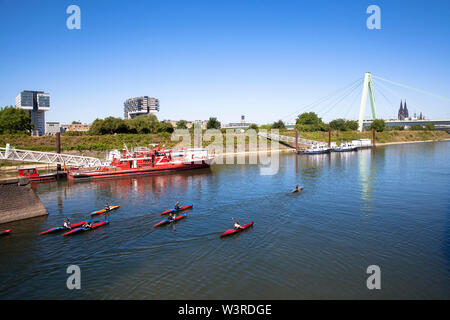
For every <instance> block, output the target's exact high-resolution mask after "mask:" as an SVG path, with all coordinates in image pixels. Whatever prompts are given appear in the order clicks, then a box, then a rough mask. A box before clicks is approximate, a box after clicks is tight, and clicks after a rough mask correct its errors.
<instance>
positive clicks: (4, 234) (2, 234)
mask: <svg viewBox="0 0 450 320" xmlns="http://www.w3.org/2000/svg"><path fill="white" fill-rule="evenodd" d="M11 231H12V229H8V230H3V231H0V236H6V235H8V234H10V233H11Z"/></svg>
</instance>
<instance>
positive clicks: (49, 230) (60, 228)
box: [40, 220, 91, 235]
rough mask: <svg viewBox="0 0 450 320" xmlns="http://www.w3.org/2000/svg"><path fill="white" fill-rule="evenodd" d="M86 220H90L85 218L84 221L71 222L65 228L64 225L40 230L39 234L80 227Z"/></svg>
mask: <svg viewBox="0 0 450 320" xmlns="http://www.w3.org/2000/svg"><path fill="white" fill-rule="evenodd" d="M86 222H91V220H86V221H81V222H78V223H73V224H71V225H70V229H69V228H66V227H54V228H51V229H48V230H45V231H42V232H41V233H40V235H43V234H48V233H54V232H58V231H63V230H72V229H75V228H78V227H81V226H82V225H83V224H85V223H86Z"/></svg>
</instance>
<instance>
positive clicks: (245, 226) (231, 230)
mask: <svg viewBox="0 0 450 320" xmlns="http://www.w3.org/2000/svg"><path fill="white" fill-rule="evenodd" d="M252 225H253V221H252V222H250V223H247V224H244V225H243V226H242V228H241V229H228V230H227V231H225V232H224V233H222V234H221V235H220V237H225V236H230V235H232V234H235V233H238V232H241V231H242V230H245V229H247V228H250V227H251V226H252Z"/></svg>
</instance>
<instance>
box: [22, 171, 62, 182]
mask: <svg viewBox="0 0 450 320" xmlns="http://www.w3.org/2000/svg"><path fill="white" fill-rule="evenodd" d="M28 180H30V181H31V182H41V181H42V182H44V181H54V180H56V173H55V174H54V175H49V176H38V177H32V178H31V177H29V178H28Z"/></svg>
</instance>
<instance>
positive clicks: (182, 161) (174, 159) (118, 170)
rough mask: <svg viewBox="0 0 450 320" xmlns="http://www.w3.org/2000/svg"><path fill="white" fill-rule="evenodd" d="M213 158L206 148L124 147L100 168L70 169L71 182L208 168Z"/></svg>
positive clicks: (112, 152)
mask: <svg viewBox="0 0 450 320" xmlns="http://www.w3.org/2000/svg"><path fill="white" fill-rule="evenodd" d="M213 159H214V157H211V156H209V155H208V150H207V149H204V148H180V149H165V148H161V147H156V148H145V147H140V148H137V149H136V150H134V151H132V152H130V151H128V148H127V147H126V146H125V147H124V149H123V150H122V151H119V150H112V151H110V153H109V156H108V159H107V164H105V165H104V166H101V167H97V168H89V169H84V168H83V169H81V168H80V169H77V168H75V169H71V170H69V172H68V174H67V177H68V178H69V179H86V178H91V179H98V178H110V177H118V176H129V175H139V174H157V173H163V172H171V171H179V170H190V169H199V168H207V167H209V166H210V164H211V162H212V160H213Z"/></svg>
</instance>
